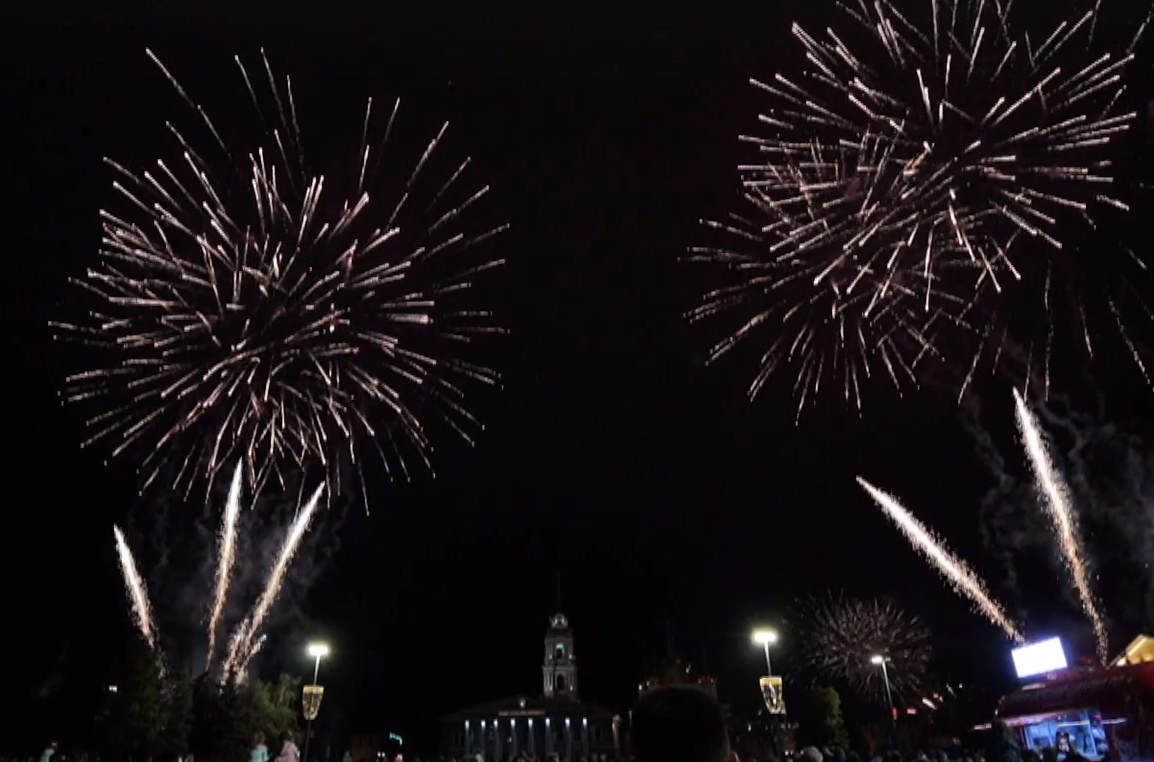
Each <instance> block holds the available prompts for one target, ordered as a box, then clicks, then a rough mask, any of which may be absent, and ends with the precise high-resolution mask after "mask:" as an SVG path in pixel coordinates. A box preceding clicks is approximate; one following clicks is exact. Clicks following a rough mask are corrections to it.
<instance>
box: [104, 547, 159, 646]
mask: <svg viewBox="0 0 1154 762" xmlns="http://www.w3.org/2000/svg"><path fill="white" fill-rule="evenodd" d="M112 535H113V537H115V538H116V556H117V558H118V559H119V561H120V574H121V576H122V577H123V578H124V589H125V591H126V592H127V593H128V602H129V605H130V606H131V607H132V614H133V619H134V620H135V621H136V628H137V629H138V630H139V631H140V635H141V637H143V638H144V641H145V642H146V643H148V647H149V648H151V649H153V650H155V649H156V625H155V623H154V622H153V619H152V605H151V603H150V602H149V600H148V588H147V587H146V586H145V584H144V579H143V578H142V577H141V576H140V572H139V571H138V570H137V568H136V559H135V558H134V557H133V555H132V549H131V548H129V547H128V542H127V541H126V540H125V539H124V533H123V532H121V531H120V527H117V526H114V527H112Z"/></svg>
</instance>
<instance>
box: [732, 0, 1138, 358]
mask: <svg viewBox="0 0 1154 762" xmlns="http://www.w3.org/2000/svg"><path fill="white" fill-rule="evenodd" d="M838 5H839V7H840V8H841V10H842V11H843V12H844V13H845V19H846V22H847V23H845V24H843V25H841V26H836V27H835V26H831V27H829V28H827V30H826V31H825V34H824V35H813V34H810V33H809V32H807V31H806V30H805V29H804V28H802V27H801V26H800V25H797V24H795V25H794V27H793V34H794V37H795V38H796V39H797V40H798V41H799V42H800V43H801V46H802V49H803V51H804V53H805V60H806V63H805V65H804V69H803V71H802V72H800V73H799V74H797V75H789V76H787V75H785V74H778V75H776V76H775V77H774V78H773V79H772V80H769V81H765V82H762V81H756V80H754V81H753V84H754V85H756V86H757V88H758V89H759V90H760V91H761V92H762V93H763V94H765V95H768V97H769V98H770V100H771V102H772V105H771V107H770V108H767V109H766V110H765V111H764V113H763V114H762V115H761V118H760V122H761V125H762V126H763V129H764V130H765V133H766V135H765V136H758V137H752V138H748V140H751V141H752V142H754V143H756V144H757V145H758V148H759V151H760V155H761V160H760V163H758V164H754V165H748V166H744V167H742V168H741V175H742V178H743V183H744V185H745V186H746V187H749V186H750V185H751V184H755V183H758V182H760V181H762V180H763V178H765V177H766V176H773V177H777V176H782V175H784V176H787V177H788V176H791V175H792V174H793V173H794V172H793V168H792V166H791V163H792V158H791V157H792V155H793V154H794V153H796V151H797V148H798V146H799V145H805V144H807V143H810V142H812V141H815V140H816V141H817V142H818V143H820V144H821V145H822V146H824V148H822V149H821V153H826V154H828V153H831V152H832V153H835V154H836V153H841V152H844V151H846V150H847V149H849V150H859V149H860V147H861V146H863V145H866V144H873V145H874V146H876V147H875V148H874V149H872V150H871V151H870V154H871V155H872V156H874V157H876V160H874V161H872V162H870V163H869V165H870V166H871V168H872V171H873V172H874V174H875V175H876V176H877V177H876V178H875V179H874V180H873V181H872V182H871V183H870V184H871V187H882V188H884V189H885V192H884V193H876V194H874V193H869V194H866V196H867V197H868V198H870V199H871V200H873V201H874V202H875V203H876V204H877V207H876V209H874V210H872V213H871V214H862V213H861V210H860V209H857V210H855V211H854V213H852V214H847V210H846V208H845V207H844V205H843V206H839V205H837V204H825V205H818V206H817V207H816V213H811V214H810V215H809V217H808V218H806V217H800V216H796V215H795V216H794V217H792V218H791V217H789V216H787V215H779V216H778V220H777V221H778V222H779V223H780V224H781V225H783V226H787V227H788V226H790V225H796V229H795V230H794V231H792V232H791V235H789V236H788V237H789V238H790V240H791V241H797V240H799V239H800V240H805V241H811V242H813V243H814V244H815V245H813V246H808V247H807V246H801V247H798V249H797V255H798V256H799V257H802V258H804V260H805V266H804V267H803V268H792V269H784V270H782V269H778V270H777V271H776V272H775V273H773V274H772V275H768V276H767V275H766V274H765V273H763V272H753V273H751V275H750V280H751V281H752V280H753V279H755V278H756V279H758V281H759V282H758V283H756V284H752V285H751V286H750V288H751V290H752V289H755V288H756V289H760V290H762V291H768V290H769V289H770V288H774V287H778V286H779V285H780V284H785V283H788V282H789V278H790V276H791V275H792V274H793V272H794V271H795V270H797V269H804V270H806V272H807V274H808V273H810V272H812V273H813V274H814V275H815V276H816V277H812V278H808V277H807V278H806V279H805V283H806V284H807V285H809V286H810V289H809V292H808V294H807V293H806V292H805V291H804V290H800V289H799V290H798V291H797V293H796V294H794V293H790V294H789V295H788V296H786V292H785V291H784V290H782V291H781V295H780V297H779V298H780V299H781V300H782V301H787V302H788V304H783V305H782V306H781V307H780V308H779V312H780V313H781V314H787V313H788V314H790V315H796V314H804V313H805V312H806V305H808V304H809V303H810V302H811V301H812V300H814V299H819V298H821V297H820V296H819V294H820V292H822V291H825V292H829V291H830V290H831V289H835V290H836V289H837V287H838V280H839V279H845V278H846V277H847V273H846V271H847V270H848V278H849V280H851V281H857V280H858V279H857V278H856V273H858V272H862V271H865V272H868V273H870V275H871V277H870V278H863V279H861V280H860V283H859V288H860V290H861V291H863V292H865V293H863V294H862V295H861V296H860V297H859V298H861V299H862V300H863V301H865V302H867V303H871V304H876V303H881V302H884V301H885V300H886V299H887V298H892V297H893V296H894V295H895V294H899V293H901V292H900V291H898V290H895V289H894V283H895V282H896V283H899V284H902V285H904V286H905V288H908V289H910V290H912V291H916V292H918V295H917V298H916V299H914V300H911V301H913V302H915V303H920V305H921V308H922V309H923V310H924V311H925V313H926V314H925V315H924V316H923V317H922V319H921V320H910V319H907V320H906V322H907V323H908V324H910V325H913V326H919V325H922V324H934V323H936V324H937V325H939V326H941V325H943V324H944V325H951V326H958V327H960V328H961V329H963V332H964V335H966V336H967V337H978V341H977V350H976V353H975V354H974V356H973V362H974V364H975V365H976V364H977V363H978V360H979V355H981V354H982V353H983V352H987V353H991V352H992V353H994V354H996V352H997V351H998V347H997V346H994V345H996V344H997V342H998V341H999V340H1000V338H1001V337H1002V336H1004V335H1005V334H1004V333H1000V332H997V331H991V330H990V328H989V325H990V322H991V321H990V315H991V313H992V312H996V311H997V310H999V309H1000V308H1003V307H1005V305H1006V304H1007V303H1008V302H1013V301H1014V300H1015V299H1017V300H1018V301H1022V299H1021V296H1022V294H1021V290H1020V289H1019V288H1016V286H1017V285H1018V284H1020V283H1022V282H1023V281H1024V282H1026V283H1027V284H1042V285H1041V286H1040V287H1041V288H1043V290H1044V294H1043V298H1042V299H1038V300H1031V301H1030V302H1029V304H1030V307H1031V308H1033V309H1039V310H1041V309H1044V310H1045V311H1046V316H1045V320H1046V329H1045V331H1046V332H1048V333H1051V334H1052V332H1053V330H1054V326H1053V323H1052V322H1051V314H1057V313H1059V312H1061V311H1062V310H1060V309H1056V308H1055V309H1053V310H1051V297H1050V291H1051V289H1052V288H1053V287H1056V285H1057V284H1056V283H1054V280H1055V279H1056V278H1060V277H1061V276H1062V275H1064V274H1066V275H1068V274H1069V273H1072V272H1075V271H1076V270H1077V268H1069V267H1064V266H1063V267H1062V268H1056V267H1053V266H1052V265H1053V263H1054V262H1060V261H1061V260H1062V259H1063V258H1067V259H1068V258H1070V257H1071V256H1077V254H1078V253H1077V251H1076V247H1069V246H1066V245H1065V244H1064V240H1065V238H1066V237H1067V230H1066V228H1065V226H1066V224H1067V222H1074V223H1076V224H1079V225H1081V224H1083V223H1089V224H1090V225H1091V226H1092V225H1094V224H1095V221H1096V219H1097V218H1098V217H1099V216H1100V213H1102V212H1105V211H1107V210H1114V211H1118V212H1128V211H1129V209H1130V201H1129V200H1128V198H1129V196H1128V194H1127V193H1126V192H1124V188H1122V187H1120V186H1122V185H1125V184H1124V183H1118V182H1116V180H1117V177H1116V175H1117V173H1116V171H1115V167H1114V164H1113V162H1112V156H1113V155H1114V154H1115V153H1117V151H1116V147H1115V146H1114V145H1113V144H1114V142H1115V141H1116V139H1117V138H1119V137H1120V136H1122V135H1123V133H1125V132H1127V131H1128V130H1129V129H1130V127H1131V126H1132V125H1133V124H1134V123H1135V121H1136V117H1137V114H1136V112H1135V111H1132V110H1130V109H1128V108H1126V107H1124V105H1123V104H1124V102H1125V98H1124V97H1123V92H1124V88H1123V84H1122V80H1123V75H1124V73H1125V72H1126V70H1127V67H1128V65H1129V64H1130V63H1131V61H1132V60H1133V58H1134V54H1133V50H1134V47H1135V45H1136V43H1137V40H1138V39H1139V37H1140V36H1141V34H1142V32H1143V31H1144V29H1145V28H1146V26H1147V24H1148V22H1149V18H1147V21H1146V23H1143V24H1141V25H1140V27H1139V28H1138V30H1137V32H1136V34H1135V35H1134V38H1133V41H1132V42H1131V43H1130V45H1128V46H1126V47H1125V48H1124V49H1123V50H1121V51H1117V52H1116V51H1105V52H1102V53H1099V52H1095V50H1094V32H1095V28H1096V26H1097V24H1098V11H1099V8H1100V5H1101V4H1100V3H1095V4H1094V5H1093V7H1091V8H1089V9H1088V10H1086V11H1085V12H1083V13H1081V14H1080V15H1076V16H1074V17H1072V18H1070V19H1069V20H1067V21H1063V22H1061V23H1059V24H1057V25H1056V26H1054V27H1050V28H1047V29H1045V30H1044V32H1043V33H1042V34H1041V35H1038V34H1036V30H1025V31H1022V30H1019V29H1018V28H1016V26H1015V24H1016V22H1017V21H1018V20H1025V14H1021V17H1022V18H1021V19H1019V18H1018V17H1017V15H1014V14H1011V9H1010V5H1011V4H1010V3H1003V2H1001V1H1000V0H907V1H904V2H894V1H891V0H880V1H879V2H866V0H847V1H846V2H841V3H839V4H838ZM1030 23H1031V24H1034V23H1035V22H1034V21H1033V19H1030ZM879 178H880V182H879ZM814 216H817V217H822V218H823V219H818V220H815V219H813V217H814ZM825 230H836V231H839V235H840V239H834V242H835V243H842V244H843V245H847V244H848V248H846V249H845V250H844V251H842V250H839V248H838V247H837V246H835V247H833V249H832V250H830V249H828V248H824V241H822V240H821V239H820V238H819V237H818V236H817V235H815V233H814V231H825ZM1072 248H1073V249H1075V250H1074V251H1071V249H1072ZM835 264H836V266H831V265H835ZM1069 277H1073V276H1072V275H1070V276H1069ZM1073 285H1075V286H1077V288H1076V289H1074V290H1080V288H1081V287H1082V285H1083V284H1082V283H1081V282H1078V283H1076V284H1073ZM871 292H872V293H871ZM903 296H905V295H904V294H903ZM943 314H945V315H948V316H949V319H946V320H942V316H943ZM797 320H799V321H802V320H805V317H799V318H797ZM762 322H770V323H773V324H776V323H781V322H782V320H781V319H780V318H777V317H773V319H772V320H771V319H769V317H766V318H763V319H762ZM821 324H822V323H821V321H820V319H818V322H815V324H814V325H815V328H816V327H817V326H820V325H821ZM1119 325H1120V327H1121V321H1119ZM1123 330H1125V329H1124V327H1123ZM793 333H794V334H798V333H799V332H798V331H796V330H795V331H793ZM883 335H887V334H886V333H885V332H884V331H883ZM917 338H918V342H916V343H924V342H926V341H933V340H934V335H933V334H932V333H930V332H928V331H925V330H922V331H920V333H919V334H918V337H917ZM822 341H823V342H827V343H830V342H832V343H833V344H836V345H837V346H836V347H830V346H822V347H817V348H814V349H813V350H812V352H811V353H810V354H809V355H808V357H806V359H803V360H802V362H803V363H808V364H810V365H812V366H813V367H814V369H815V370H814V372H815V373H817V372H824V373H838V374H840V373H842V372H843V371H844V369H845V367H846V364H845V363H841V364H837V363H832V362H828V361H827V362H822V358H823V357H833V356H835V355H838V354H840V355H842V356H846V355H852V354H860V350H859V349H858V347H859V346H860V345H861V344H862V343H863V342H862V339H861V337H860V336H859V335H858V334H857V333H855V332H853V331H839V330H834V331H828V332H826V334H825V335H824V336H823V337H822ZM940 343H941V342H939V345H940ZM1041 343H1042V342H1039V344H1041ZM1051 343H1052V342H1049V341H1047V342H1045V349H1044V350H1043V351H1039V353H1038V355H1039V357H1042V356H1043V354H1044V355H1045V358H1044V361H1045V362H1046V363H1047V366H1048V362H1049V347H1050V345H1051ZM797 345H798V346H808V345H806V344H804V341H799V342H798V343H797ZM880 345H881V342H878V341H876V340H875V341H870V342H868V346H871V347H873V346H880ZM792 346H793V344H792V343H790V342H787V343H786V347H787V348H790V347H792ZM771 347H772V348H771V349H770V350H769V351H768V352H767V355H766V356H767V357H771V356H775V353H776V352H777V351H778V347H777V345H776V344H773V345H771ZM973 347H974V344H973V343H970V345H969V347H968V351H973ZM991 347H993V348H992V349H991ZM889 351H890V353H891V354H892V349H890V350H889ZM916 351H922V352H923V354H924V347H923V348H922V350H915V352H916ZM951 354H952V353H951ZM915 356H919V355H915ZM803 357H805V355H803ZM950 359H953V358H950ZM860 364H861V363H859V365H860ZM1038 366H1039V367H1040V366H1041V362H1039V363H1038ZM767 367H768V368H769V370H766V368H767ZM774 367H776V366H774V365H772V364H767V363H763V364H762V369H763V372H766V373H768V372H772V370H773V368H774ZM817 369H820V371H819V370H817ZM791 375H792V374H791ZM856 375H857V376H858V377H860V375H861V374H856ZM853 376H854V374H851V378H852V377H853ZM803 377H804V371H803Z"/></svg>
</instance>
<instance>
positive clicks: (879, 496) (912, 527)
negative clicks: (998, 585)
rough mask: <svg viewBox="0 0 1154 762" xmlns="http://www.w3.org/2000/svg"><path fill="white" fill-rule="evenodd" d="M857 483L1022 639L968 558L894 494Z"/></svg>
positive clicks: (986, 611) (959, 587) (953, 580)
mask: <svg viewBox="0 0 1154 762" xmlns="http://www.w3.org/2000/svg"><path fill="white" fill-rule="evenodd" d="M857 483H858V484H860V485H861V487H862V489H864V490H865V491H866V492H867V493H869V496H870V497H872V498H873V500H874V502H875V503H877V504H878V507H879V508H881V509H882V511H884V512H885V514H886V516H888V517H889V519H890V520H891V521H893V522H894V524H896V525H897V527H898V529H899V530H901V532H902V534H904V535H905V536H906V539H908V540H909V541H910V542H911V543H912V544H913V546H914V548H915V549H916V550H917V551H918V552H920V553H921V554H922V555H924V556H925V557H926V559H927V560H928V561H929V562H930V563H931V564H933V565H934V567H936V568H937V570H938V571H939V572H940V573H941V575H942V576H943V577H945V578H946V580H948V581H949V582H950V584H952V585H953V586H954V589H955V590H956V591H957V592H958V593H960V594H961V595H963V596H965V597H966V598H969V599H970V601H972V602H973V604H974V605H975V606H976V607H977V608H978V611H980V612H981V613H982V614H983V615H984V616H985V617H986V618H987V619H989V620H990V621H991V622H993V623H994V624H996V625H997V626H998V627H1000V628H1002V631H1003V632H1005V633H1006V635H1008V636H1009V637H1010V638H1012V639H1013V640H1016V641H1018V642H1022V635H1021V633H1020V632H1019V630H1018V627H1017V626H1016V625H1015V624H1014V623H1013V622H1011V621H1010V618H1009V617H1007V616H1006V613H1005V612H1004V611H1002V607H1001V606H999V605H998V604H997V603H995V602H994V600H993V599H992V598H991V597H990V594H989V593H988V592H986V588H985V585H983V584H982V582H981V580H980V579H979V578H978V576H977V575H976V574H974V572H973V571H971V570H970V568H969V567H968V566H967V565H966V564H965V562H964V561H962V560H961V559H959V558H957V557H956V556H954V555H953V554H952V553H950V552H949V551H948V550H946V548H945V545H944V544H943V543H942V541H941V540H939V539H937V538H936V537H934V535H933V534H932V533H931V532H930V530H928V529H926V527H925V526H924V525H923V524H922V523H921V522H920V521H918V520H917V519H915V518H914V517H913V515H911V514H910V512H909V511H907V510H906V509H905V508H904V507H902V505H901V503H899V502H898V501H897V499H896V498H894V497H893V496H892V495H888V494H886V493H885V492H882V491H881V490H880V489H878V488H877V487H875V486H873V485H872V484H870V483H869V482H867V481H866V480H865V479H863V478H861V477H860V476H859V477H858V479H857Z"/></svg>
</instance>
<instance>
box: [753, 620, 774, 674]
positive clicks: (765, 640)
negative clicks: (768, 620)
mask: <svg viewBox="0 0 1154 762" xmlns="http://www.w3.org/2000/svg"><path fill="white" fill-rule="evenodd" d="M753 642H754V643H756V644H757V645H759V646H761V647H762V648H764V649H765V676H766V677H773V665H772V664H771V663H770V661H769V647H770V646H771V645H773V644H774V643H776V642H777V631H776V630H769V629H759V630H754V631H753Z"/></svg>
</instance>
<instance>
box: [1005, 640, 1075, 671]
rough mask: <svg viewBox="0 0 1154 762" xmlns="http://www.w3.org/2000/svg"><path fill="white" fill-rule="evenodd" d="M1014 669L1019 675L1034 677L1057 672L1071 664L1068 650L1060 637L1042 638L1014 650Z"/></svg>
mask: <svg viewBox="0 0 1154 762" xmlns="http://www.w3.org/2000/svg"><path fill="white" fill-rule="evenodd" d="M1012 653H1013V657H1014V670H1015V671H1016V672H1017V673H1018V677H1033V676H1034V675H1044V674H1046V673H1047V672H1057V671H1058V670H1060V669H1065V668H1066V667H1067V666H1069V665H1068V664H1067V663H1066V650H1065V649H1064V648H1062V641H1061V640H1060V639H1058V638H1050V639H1049V640H1041V641H1039V642H1037V643H1031V644H1030V645H1028V646H1022V647H1021V648H1015V649H1014V650H1013V652H1012Z"/></svg>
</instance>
